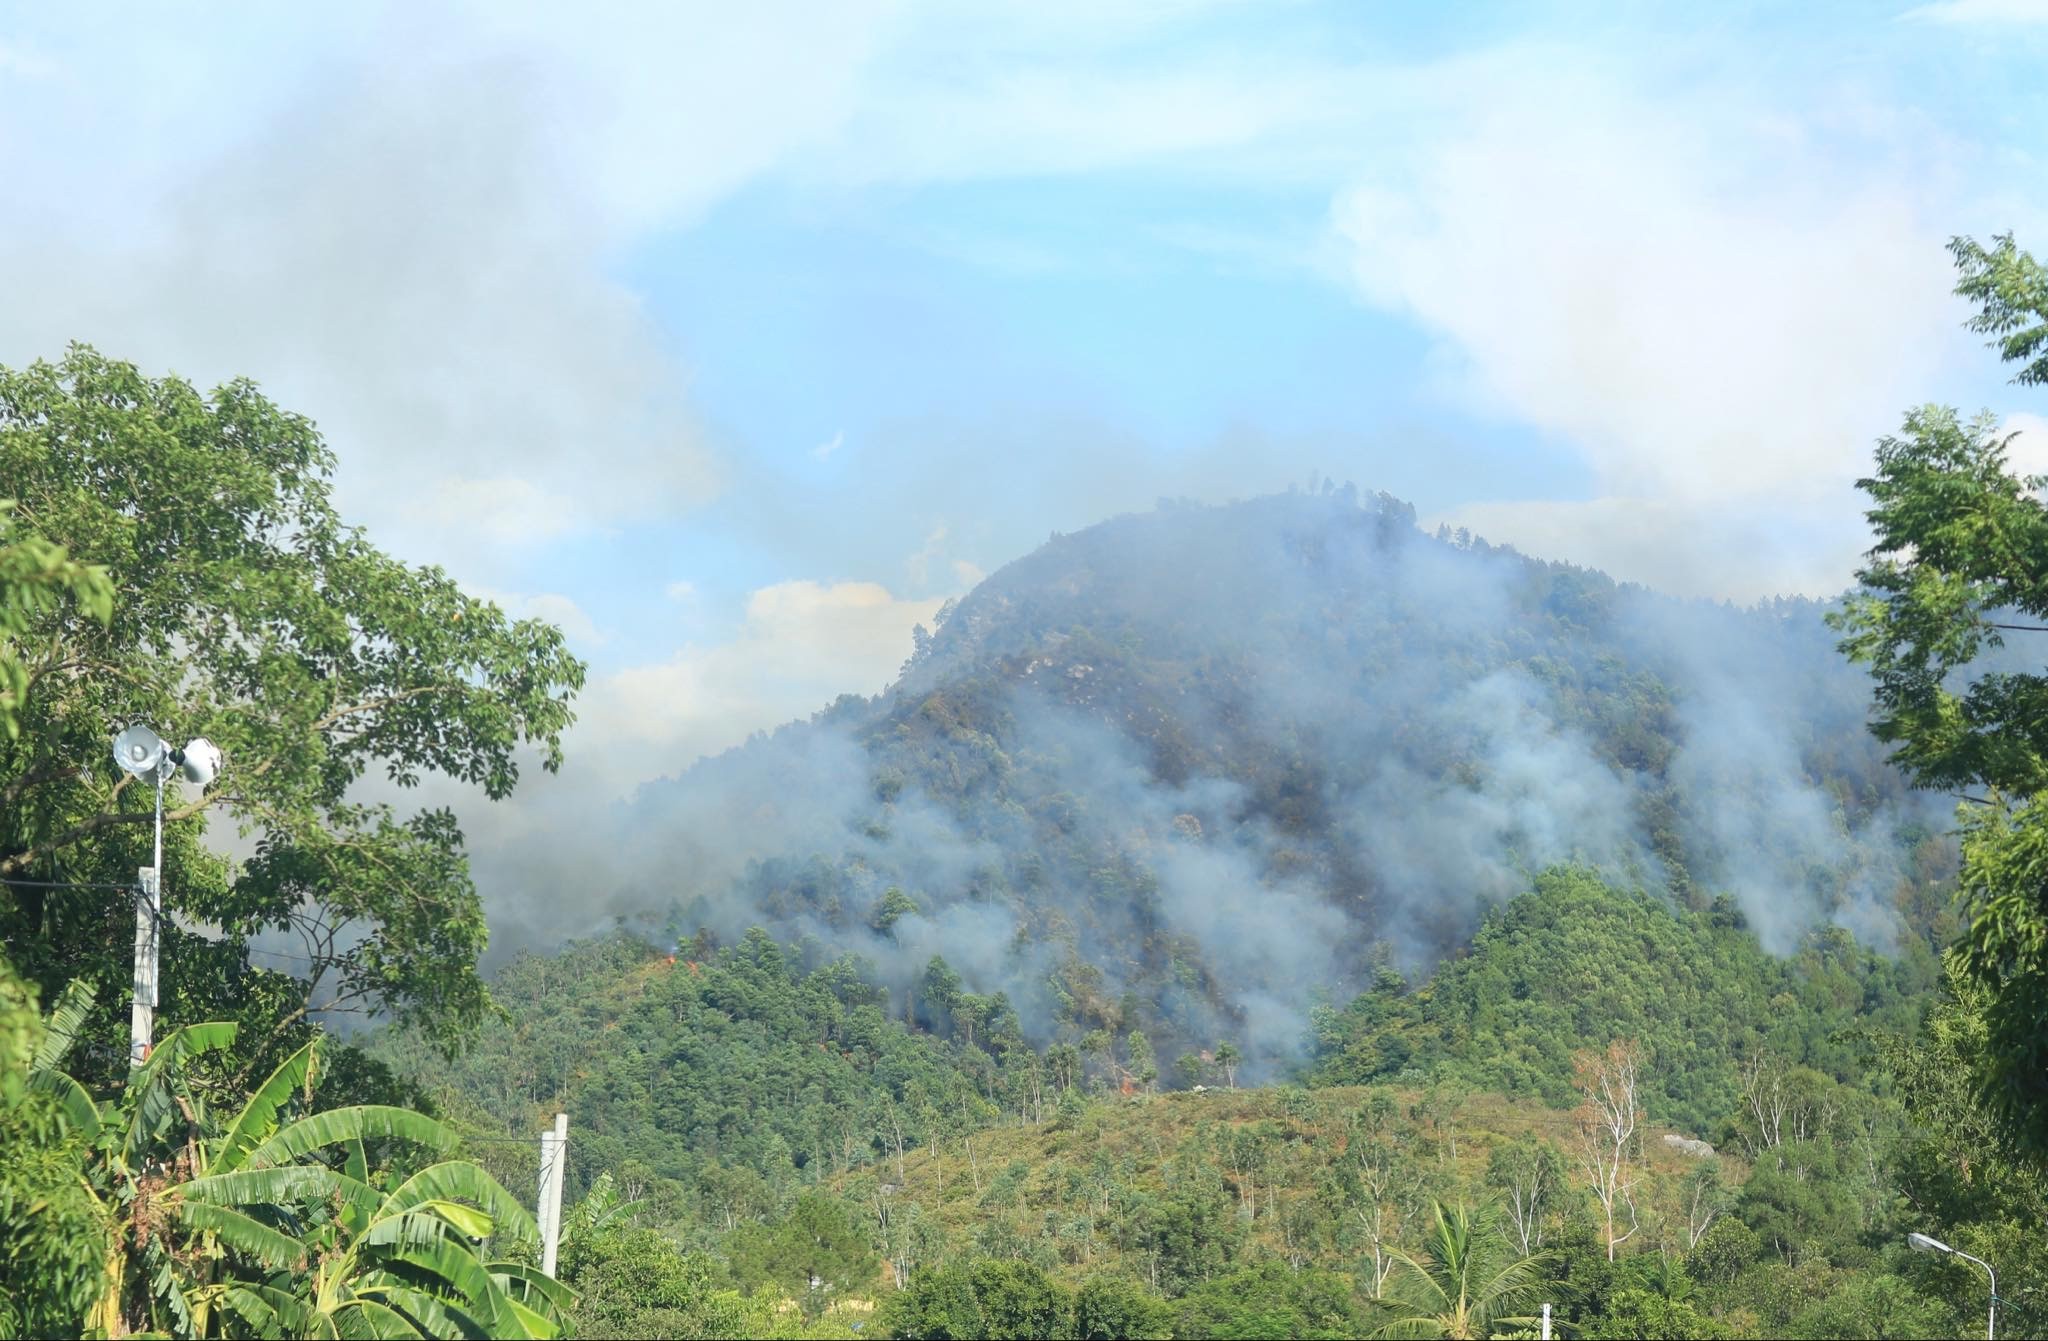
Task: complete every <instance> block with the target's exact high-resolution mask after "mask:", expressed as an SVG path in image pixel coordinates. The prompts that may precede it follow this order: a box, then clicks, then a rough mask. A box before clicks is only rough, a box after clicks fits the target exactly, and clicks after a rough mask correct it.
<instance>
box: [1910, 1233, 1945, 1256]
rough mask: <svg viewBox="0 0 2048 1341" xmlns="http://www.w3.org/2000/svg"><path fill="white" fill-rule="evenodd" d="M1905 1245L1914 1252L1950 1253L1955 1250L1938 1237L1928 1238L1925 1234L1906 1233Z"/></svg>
mask: <svg viewBox="0 0 2048 1341" xmlns="http://www.w3.org/2000/svg"><path fill="white" fill-rule="evenodd" d="M1906 1246H1907V1247H1909V1248H1911V1249H1913V1251H1915V1252H1922V1253H1952V1252H1954V1251H1955V1249H1954V1248H1951V1247H1949V1246H1948V1245H1947V1244H1946V1243H1943V1242H1942V1241H1941V1240H1940V1239H1935V1238H1929V1237H1928V1236H1927V1235H1925V1234H1908V1235H1906Z"/></svg>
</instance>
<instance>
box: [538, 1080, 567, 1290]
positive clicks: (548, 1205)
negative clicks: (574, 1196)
mask: <svg viewBox="0 0 2048 1341" xmlns="http://www.w3.org/2000/svg"><path fill="white" fill-rule="evenodd" d="M568 1172H569V1115H568V1114H567V1113H557V1114H555V1129H554V1130H553V1131H544V1132H542V1133H541V1134H540V1205H539V1213H538V1214H537V1215H536V1216H535V1217H534V1218H535V1219H536V1220H537V1221H538V1222H539V1225H540V1270H541V1274H542V1275H544V1276H546V1277H547V1278H548V1279H549V1280H553V1279H554V1278H555V1254H556V1250H557V1249H558V1248H559V1247H560V1246H561V1241H562V1181H563V1179H564V1177H565V1176H566V1175H567V1174H568Z"/></svg>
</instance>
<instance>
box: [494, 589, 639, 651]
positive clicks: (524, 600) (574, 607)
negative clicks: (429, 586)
mask: <svg viewBox="0 0 2048 1341" xmlns="http://www.w3.org/2000/svg"><path fill="white" fill-rule="evenodd" d="M464 590H465V591H467V592H469V594H470V595H472V596H475V597H477V598H478V599H479V600H485V601H490V602H491V603H492V604H494V605H496V606H497V607H498V608H499V609H501V610H503V611H504V612H505V613H506V614H508V615H510V616H511V617H512V618H514V619H543V620H546V621H547V622H548V623H550V624H553V625H555V626H556V627H557V628H559V629H561V630H562V632H563V633H565V634H567V635H568V638H569V643H570V646H571V647H574V648H579V649H582V650H587V649H588V648H590V647H592V646H603V645H604V643H605V642H607V641H608V639H607V638H606V636H605V634H604V633H603V632H602V631H601V630H600V629H599V628H598V627H597V624H596V622H595V621H593V620H592V619H591V618H590V615H589V614H588V613H587V612H586V611H585V610H584V609H583V607H582V606H580V605H578V604H577V603H576V602H575V601H574V600H572V599H571V598H569V597H567V596H564V595H562V594H561V593H560V592H555V591H543V592H536V593H530V594H529V593H522V592H511V591H494V590H492V589H491V588H489V587H478V586H474V585H466V586H465V587H464Z"/></svg>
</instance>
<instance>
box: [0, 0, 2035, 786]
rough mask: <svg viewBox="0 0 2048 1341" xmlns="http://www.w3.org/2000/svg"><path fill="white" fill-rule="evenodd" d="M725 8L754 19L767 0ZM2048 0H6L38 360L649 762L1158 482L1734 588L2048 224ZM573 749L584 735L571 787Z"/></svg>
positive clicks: (26, 343)
mask: <svg viewBox="0 0 2048 1341" xmlns="http://www.w3.org/2000/svg"><path fill="white" fill-rule="evenodd" d="M741 11H743V12H741ZM2044 57H2048V4H2043V3H2038V2H2036V0H1952V2H1951V3H1937V4H1931V5H1925V6H1919V7H1914V6H1912V5H1908V4H1893V5H1887V4H1836V5H1818V4H1809V5H1800V6H1782V5H1780V6H1765V5H1714V6H1699V5H1672V6H1648V5H1643V6H1627V7H1617V6H1611V5H1608V6H1594V5H1549V6H1544V5H1533V4H1496V5H1457V6H1444V5H1434V4H1428V5H1425V4H1414V5H1397V4H1373V5H1360V4H1343V3H1334V4H1309V3H1283V2H1280V0H1271V2H1269V3H1257V4H1248V3H1198V2H1196V0H1188V2H1187V3H1178V4H1156V3H1148V4H1129V5H1118V6H1102V5H1089V4H1081V3H1048V4H1017V5H985V6H984V5H977V6H971V7H963V6H945V5H938V4H908V3H875V4H852V3H848V4H835V5H831V6H823V5H816V4H809V3H791V4H783V5H776V4H762V5H749V6H744V7H737V6H711V5H698V6H671V5H661V6H654V5H647V6H640V7H634V6H603V7H598V8H594V9H580V8H579V9H578V10H577V11H575V12H574V13H571V11H569V10H568V9H566V8H561V7H547V6H539V5H533V6H515V5H507V4H495V3H492V4H485V3H476V4H468V5H461V4H458V5H445V6H439V7H424V6H399V5H393V6H388V7H378V6H374V5H364V6H352V7H345V8H337V10H336V11H334V12H329V13H324V14H313V13H307V12H300V11H296V10H293V9H288V8H286V7H278V6H264V5H253V4H252V5H245V6H239V7H238V6H231V5H228V6H223V5H211V4H209V5H189V6H149V7H141V6H137V7H134V8H131V9H126V10H123V9H121V8H118V7H103V8H97V9H92V10H90V11H86V12H77V10H76V9H75V8H67V7H55V6H28V5H21V6H9V5H5V4H0V170H4V171H5V172H6V173H7V179H8V180H9V181H11V182H14V183H17V184H19V183H29V184H31V186H32V188H33V189H28V190H21V191H18V192H16V193H15V196H14V199H13V200H11V201H10V206H9V209H8V210H6V211H0V295H4V298H0V362H7V363H17V362H22V361H26V360H28V359H31V358H34V357H37V356H38V355H45V354H52V353H55V352H56V351H58V350H60V349H61V348H62V345H63V343H64V342H65V341H66V340H69V339H84V340H88V341H90V342H92V343H94V344H96V345H98V346H99V347H100V348H102V349H103V350H105V351H107V352H110V353H115V354H119V355H121V356H124V357H128V358H131V359H133V360H135V361H137V362H139V363H141V364H143V365H144V366H146V367H148V368H151V369H154V370H176V371H179V372H181V373H184V374H186V375H189V376H191V377H193V378H195V379H197V380H201V381H211V380H216V379H219V378H224V377H227V376H232V375H237V374H248V375H251V376H254V377H256V378H257V379H258V380H259V381H261V382H263V383H264V384H265V386H266V387H267V388H268V389H269V390H270V391H271V392H272V393H273V394H274V395H275V396H276V397H277V398H278V399H280V400H281V401H283V402H284V403H286V404H288V405H290V406H292V407H293V408H295V409H299V410H302V411H304V412H306V413H309V414H311V415H313V416H314V417H315V418H316V419H318V420H319V422H320V423H321V424H322V425H323V427H324V428H325V429H326V431H327V432H328V434H329V436H330V439H331V441H332V442H333V445H334V446H335V449H336V451H337V453H338V454H339V456H340V459H341V468H340V479H339V483H340V491H341V497H342V500H343V502H344V505H345V507H346V508H347V510H348V511H349V513H350V514H351V515H352V516H353V517H355V518H358V519H360V520H362V521H363V522H365V523H366V524H368V525H369V526H370V527H371V528H372V530H373V532H374V534H376V535H377V536H378V537H379V538H380V539H381V540H382V541H383V542H384V543H385V544H386V545H387V546H388V547H390V548H392V549H394V550H396V551H398V552H400V553H403V554H405V555H407V556H408V557H411V558H414V559H417V560H420V561H423V562H436V563H441V564H444V565H446V566H447V567H448V568H449V569H450V570H451V571H452V572H454V573H455V574H456V575H457V576H458V577H460V578H461V579H462V580H463V581H464V582H465V583H466V584H468V585H470V586H471V587H472V588H474V589H476V590H478V591H480V592H484V593H487V594H490V595H492V596H494V597H495V598H496V599H499V600H500V601H502V602H503V603H504V604H505V605H507V606H508V607H509V608H511V609H514V610H516V611H519V612H522V613H534V614H540V615H544V616H547V617H550V618H555V619H558V620H560V621H561V622H563V624H564V625H565V627H567V628H569V629H570V631H571V634H572V638H573V639H574V640H575V641H576V643H577V645H578V646H579V648H580V649H581V650H582V651H583V652H584V653H585V655H587V656H588V657H589V658H590V659H591V660H592V662H593V664H594V667H595V671H596V677H595V679H594V681H593V684H592V687H591V690H590V692H589V693H588V694H587V695H586V700H585V710H584V721H583V723H582V724H580V725H579V727H578V728H577V736H576V738H575V740H573V741H572V744H574V745H575V746H576V747H577V750H576V752H575V753H573V754H572V765H571V770H572V775H574V778H575V780H576V785H587V786H593V787H598V788H601V789H605V790H609V791H618V790H622V789H624V788H627V787H629V786H631V785H632V784H634V783H636V782H638V781H640V780H643V779H644V778H647V777H651V776H654V775H656V774H658V773H661V772H668V771H673V769H674V768H675V767H676V766H677V765H678V764H679V763H681V762H687V760H688V759H690V758H693V757H695V756H696V755H698V754H700V753H703V752H705V751H712V750H717V749H720V748H723V747H724V746H726V745H729V744H732V743H734V742H735V741H737V740H738V739H741V738H743V737H744V736H745V735H746V734H747V732H749V731H752V730H755V729H759V728H762V727H767V726H772V725H774V724H775V723H777V722H779V721H782V720H785V719H787V718H788V717H791V716H795V715H801V714H802V713H805V712H808V711H809V710H810V709H812V708H814V707H816V706H818V705H819V704H821V703H823V702H824V701H826V700H827V699H829V698H830V697H832V696H833V695H834V694H836V693H839V692H842V691H848V690H852V691H860V692H873V691H874V690H876V689H879V688H880V687H881V686H882V684H883V683H884V682H886V680H887V679H888V678H889V677H890V675H891V673H892V672H893V670H894V668H895V666H896V664H897V663H898V662H900V661H901V660H902V658H903V656H904V655H906V654H907V652H908V650H909V640H910V633H909V631H910V627H911V625H912V624H913V623H915V622H916V621H918V620H920V619H928V618H929V617H930V613H931V611H932V610H933V609H934V608H935V607H936V606H937V605H938V603H939V602H940V601H942V600H944V599H945V598H947V597H949V596H953V595H958V594H960V593H961V592H963V591H964V590H966V589H967V588H968V587H970V586H971V585H972V583H973V582H974V581H975V580H977V578H978V577H979V576H980V575H981V574H983V573H986V572H989V571H992V570H993V569H994V568H996V567H998V566H1000V565H1001V564H1002V563H1004V562H1007V561H1008V560H1010V559H1012V558H1015V557H1017V556H1019V555H1021V554H1022V553H1024V552H1026V551H1027V550H1028V549H1030V548H1031V547H1032V546H1034V545H1035V544H1037V543H1039V542H1041V541H1043V540H1044V538H1045V537H1046V535H1047V534H1048V533H1049V532H1051V531H1054V530H1071V529H1075V528H1078V527H1080V526H1083V525H1086V524H1088V523H1089V522H1091V521H1095V520H1099V519H1101V518H1102V517H1105V516H1108V515H1111V514H1113V513H1116V512H1119V511H1124V510H1128V509H1131V508H1140V507H1146V506H1149V505H1150V504H1151V502H1152V501H1153V500H1154V499H1156V498H1158V497H1161V496H1189V497H1195V498H1203V499H1218V500H1220V499H1226V498H1230V497H1234V496H1243V495H1247V494H1253V493H1261V492H1268V491H1272V490H1276V489H1282V488H1285V487H1286V486H1287V485H1288V484H1290V483H1293V482H1297V481H1300V480H1302V479H1304V478H1305V477H1306V476H1307V475H1308V474H1309V472H1311V471H1314V472H1318V473H1321V474H1324V475H1329V476H1333V477H1335V478H1338V479H1340V480H1343V479H1350V480H1355V481H1356V482H1357V483H1359V484H1360V485H1361V486H1362V487H1367V488H1378V489H1386V490H1388V491H1389V492H1392V493H1395V494H1397V495H1400V496H1402V497H1405V498H1408V499H1410V500H1411V501H1413V502H1414V503H1415V504H1416V505H1417V506H1418V508H1419V509H1420V510H1421V512H1422V513H1423V515H1424V517H1425V518H1426V519H1428V520H1430V521H1432V522H1434V521H1436V520H1444V521H1448V522H1450V523H1451V524H1454V525H1470V526H1472V527H1473V529H1475V530H1478V531H1480V532H1481V533H1482V534H1485V535H1487V536H1488V537H1490V538H1492V539H1495V540H1500V541H1507V542H1512V543H1515V544H1518V545H1520V546H1522V547H1523V548H1525V549H1528V550H1529V551H1531V552H1534V553H1538V554H1543V555H1545V556H1548V557H1560V558H1568V559H1572V560H1574V561H1578V562H1583V563H1589V564H1597V565H1599V566H1601V567H1604V568H1607V569H1608V570H1609V571H1612V572H1614V573H1615V574H1617V575H1618V576H1623V577H1628V578H1634V579H1637V580H1642V581H1645V582H1649V583H1651V584H1653V585H1658V586H1662V587H1665V588H1667V589H1671V590H1675V591H1681V592H1686V593H1692V594H1706V595H1713V596H1724V597H1729V598H1733V599H1739V600H1746V599H1752V598H1754V597H1757V596H1760V595H1764V594H1767V593H1770V592H1775V591H1805V592H1828V591H1833V590H1838V589H1840V588H1841V587H1842V586H1843V585H1845V584H1846V582H1847V580H1848V577H1849V573H1850V571H1851V570H1852V569H1853V567H1854V563H1855V557H1856V554H1857V552H1858V551H1859V550H1860V548H1861V547H1862V544H1863V538H1862V535H1861V532H1860V529H1859V521H1858V517H1857V512H1858V502H1857V498H1856V496H1855V494H1854V491H1853V487H1852V481H1853V480H1854V478H1855V477H1856V475H1857V474H1858V473H1860V472H1861V470H1862V469H1863V468H1864V466H1865V464H1866V463H1867V461H1868V459H1869V451H1870V444H1871V440H1872V439H1873V437H1874V436H1875V435H1876V434H1878V433H1881V432H1883V431H1885V430H1886V429H1888V428H1889V427H1891V426H1893V425H1895V424H1896V422H1897V420H1898V417H1899V415H1900V413H1901V412H1902V411H1903V410H1904V409H1905V408H1906V407H1908V406H1909V405H1912V404H1916V403H1919V402H1922V401H1926V400H1930V399H1940V400H1947V401H1954V402H1959V403H1962V404H1964V405H1966V406H1970V407H1977V406H1984V407H1989V408H1991V409H1993V410H1994V411H1996V412H1997V413H1999V414H2001V415H2004V416H2006V417H2007V418H2008V419H2009V420H2010V422H2011V424H2012V425H2013V426H2014V427H2015V428H2017V429H2019V430H2021V432H2022V437H2021V440H2020V441H2021V455H2022V456H2023V457H2024V458H2026V459H2027V460H2029V461H2032V462H2038V463H2040V464H2042V465H2044V466H2048V423H2044V422H2043V421H2042V420H2041V418H2040V416H2041V414H2042V410H2041V406H2040V404H2039V402H2038V397H2035V398H2033V399H2032V400H2030V399H2029V397H2028V395H2027V394H2026V393H2024V392H2021V391H2019V390H2017V389H2015V388H2012V387H2009V386H2007V385H2006V384H2005V382H2004V380H2003V373H2002V370H2001V369H1999V368H1998V367H1997V366H1996V365H1995V364H1994V363H1993V361H1992V360H1991V358H1990V356H1989V355H1988V354H1986V353H1984V352H1983V351H1982V350H1981V349H1980V348H1979V346H1978V344H1977V342H1976V340H1975V338H1974V337H1971V336H1969V335H1967V334H1966V333H1964V332H1962V331H1961V330H1960V329H1959V326H1958V323H1959V321H1960V320H1961V318H1962V316H1963V315H1964V312H1963V311H1962V309H1961V307H1960V306H1959V304H1958V303H1957V302H1956V300H1954V299H1953V297H1952V296H1951V295H1950V294H1949V293H1948V288H1949V284H1950V271H1949V266H1948V260H1947V257H1946V255H1945V254H1944V252H1943V250H1942V244H1943V242H1944V241H1945V240H1946V238H1947V237H1949V236H1950V235H1951V234H1954V233H1971V234H1976V235H1979V236H1982V235H1986V234H1989V233H1991V232H1993V231H2002V230H2005V229H2013V230H2016V231H2018V232H2019V233H2020V235H2021V237H2022V240H2023V241H2026V240H2029V239H2031V240H2032V245H2034V246H2035V247H2036V248H2037V249H2038V248H2041V247H2048V207H2044V205H2048V202H2044V196H2043V190H2042V186H2041V184H2042V183H2043V182H2044V181H2048V176H2044V174H2043V171H2042V168H2043V166H2044V165H2043V162H2042V154H2043V149H2044V144H2043V139H2044V132H2043V130H2042V127H2043V126H2048V106H2044V95H2043V93H2042V91H2041V81H2040V78H2039V72H2040V70H2041V69H2042V68H2044ZM579 770H580V771H579Z"/></svg>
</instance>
